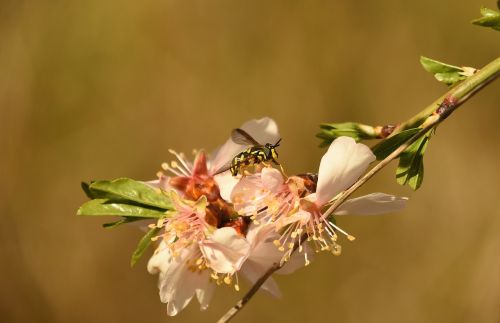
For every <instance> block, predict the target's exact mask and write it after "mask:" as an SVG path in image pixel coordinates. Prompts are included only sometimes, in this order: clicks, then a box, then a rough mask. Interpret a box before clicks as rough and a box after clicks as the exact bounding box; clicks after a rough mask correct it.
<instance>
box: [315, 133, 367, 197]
mask: <svg viewBox="0 0 500 323" xmlns="http://www.w3.org/2000/svg"><path fill="white" fill-rule="evenodd" d="M374 160H375V155H373V153H372V151H371V150H370V148H368V146H366V145H363V144H357V143H356V142H355V141H354V139H352V138H349V137H339V138H337V139H335V140H334V141H333V142H332V144H331V145H330V148H328V151H327V152H326V153H325V155H324V156H323V158H321V163H320V166H319V173H318V186H317V190H316V194H317V196H318V201H317V202H318V205H324V204H325V203H326V202H328V201H330V200H331V199H332V198H333V197H335V196H336V195H337V194H338V193H340V192H342V191H344V190H345V189H347V188H348V187H349V186H351V185H352V184H353V183H354V182H355V181H356V180H357V179H358V178H359V177H360V176H361V175H362V174H363V173H364V172H365V170H366V169H367V167H368V165H369V164H370V163H371V162H373V161H374Z"/></svg>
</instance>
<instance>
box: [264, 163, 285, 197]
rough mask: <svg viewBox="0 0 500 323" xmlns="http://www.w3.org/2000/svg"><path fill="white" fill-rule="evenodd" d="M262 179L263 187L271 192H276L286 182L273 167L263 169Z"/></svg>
mask: <svg viewBox="0 0 500 323" xmlns="http://www.w3.org/2000/svg"><path fill="white" fill-rule="evenodd" d="M261 177H262V185H263V186H264V187H265V188H266V189H268V190H269V191H271V192H276V191H277V190H278V189H279V188H280V187H281V185H283V183H284V182H285V180H284V178H283V175H281V172H280V171H279V170H277V169H275V168H271V167H265V168H264V169H262V172H261Z"/></svg>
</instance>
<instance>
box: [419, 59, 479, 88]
mask: <svg viewBox="0 0 500 323" xmlns="http://www.w3.org/2000/svg"><path fill="white" fill-rule="evenodd" d="M420 64H422V66H423V67H424V69H425V70H426V71H427V72H429V73H432V74H434V77H435V78H436V79H437V80H438V81H439V82H442V83H444V84H446V85H449V86H451V85H453V84H455V83H457V82H460V81H461V80H465V79H466V78H467V75H466V74H467V73H470V68H467V69H465V68H461V67H458V66H453V65H449V64H446V63H443V62H439V61H436V60H433V59H430V58H428V57H424V56H421V57H420Z"/></svg>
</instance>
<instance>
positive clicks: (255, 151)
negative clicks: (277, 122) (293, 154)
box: [217, 128, 281, 176]
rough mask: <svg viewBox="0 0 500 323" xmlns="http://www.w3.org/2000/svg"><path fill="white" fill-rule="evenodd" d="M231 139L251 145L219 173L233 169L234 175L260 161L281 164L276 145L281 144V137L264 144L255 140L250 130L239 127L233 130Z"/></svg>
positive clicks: (240, 143) (241, 143)
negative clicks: (274, 141)
mask: <svg viewBox="0 0 500 323" xmlns="http://www.w3.org/2000/svg"><path fill="white" fill-rule="evenodd" d="M231 139H232V140H233V141H234V142H235V143H237V144H239V145H245V146H248V145H250V146H251V147H250V148H247V149H246V150H244V151H242V152H240V153H239V154H237V155H236V156H234V158H233V159H232V160H231V161H230V162H229V164H228V165H226V166H225V167H223V168H222V169H220V170H219V171H218V172H217V173H222V172H225V171H226V170H228V169H229V170H231V174H232V175H233V176H236V175H238V173H242V169H243V168H244V167H246V166H253V165H257V164H260V163H266V162H273V163H274V164H276V165H278V166H281V164H280V163H279V162H278V152H277V151H276V147H278V146H279V145H280V141H281V139H279V140H278V141H277V142H276V143H275V144H270V143H266V144H264V145H262V144H261V143H259V142H258V141H257V140H255V139H254V138H253V137H252V136H251V135H250V134H249V133H248V132H246V131H245V130H243V129H240V128H237V129H234V130H233V131H232V132H231Z"/></svg>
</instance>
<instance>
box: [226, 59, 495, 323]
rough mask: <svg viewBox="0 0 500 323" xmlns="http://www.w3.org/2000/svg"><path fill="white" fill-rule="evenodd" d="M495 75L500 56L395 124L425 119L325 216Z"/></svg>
mask: <svg viewBox="0 0 500 323" xmlns="http://www.w3.org/2000/svg"><path fill="white" fill-rule="evenodd" d="M498 76H500V57H499V58H497V59H495V60H494V61H492V62H491V63H489V64H488V65H486V66H485V67H484V68H483V69H481V70H480V71H479V72H477V73H476V74H475V75H473V76H471V77H469V78H467V79H466V80H464V81H463V82H462V83H460V84H458V85H457V86H455V87H454V88H452V89H451V90H450V91H448V92H447V93H446V94H444V95H443V96H441V97H440V98H439V99H437V100H436V101H434V102H433V103H432V104H430V105H429V106H427V107H426V108H425V109H423V110H422V111H421V112H419V113H418V114H416V115H415V116H413V117H412V118H410V119H408V120H407V121H406V122H404V123H402V124H400V125H398V126H397V127H396V128H395V129H394V131H393V132H392V133H391V135H394V134H395V133H397V132H400V131H402V130H405V129H408V128H411V127H415V125H416V124H419V123H421V121H422V120H424V122H423V123H422V124H421V125H420V128H421V130H420V131H419V132H418V133H417V134H415V135H414V136H413V137H411V138H410V139H408V140H407V141H406V142H404V143H403V144H402V145H401V146H399V147H398V148H397V149H396V150H395V151H393V152H392V153H391V154H390V155H389V156H387V157H386V158H385V159H383V160H382V161H381V162H379V163H378V164H377V165H375V167H373V168H372V169H371V170H370V171H368V172H367V173H366V174H365V175H364V176H363V177H361V178H360V179H359V180H357V181H356V182H355V183H354V184H353V185H352V186H351V187H349V188H348V189H347V190H345V191H344V192H343V193H342V194H341V195H340V196H339V198H337V199H336V200H335V201H334V203H333V204H332V205H331V206H330V207H329V208H328V209H327V210H326V211H325V213H324V214H323V216H324V217H327V216H329V215H330V214H332V213H333V212H334V211H335V210H336V209H337V208H338V207H339V206H340V205H341V204H342V203H343V202H344V201H345V200H346V199H347V198H348V197H349V196H350V195H351V194H352V193H354V192H355V191H356V190H357V189H358V188H360V187H361V186H362V185H363V184H364V183H366V182H367V181H368V180H369V179H370V178H372V177H373V175H375V174H376V173H377V172H378V171H380V170H381V169H382V168H384V167H385V166H387V164H389V163H390V162H391V161H392V160H394V159H395V158H397V157H398V156H399V155H400V154H401V153H402V152H404V151H405V150H406V149H407V148H408V147H409V146H410V145H411V144H412V143H414V142H415V141H416V140H418V139H419V138H420V137H422V136H424V135H425V134H426V133H427V132H429V131H430V130H432V129H433V128H435V127H436V126H437V125H439V124H440V123H441V122H443V121H444V120H446V118H448V117H449V116H450V115H451V114H452V113H453V112H454V111H455V110H456V109H457V108H458V107H459V106H461V105H462V104H463V103H464V102H466V101H467V100H468V99H469V98H471V97H472V96H473V95H474V94H475V93H477V92H478V91H480V90H481V89H482V88H483V87H484V86H486V85H487V84H489V83H491V82H492V81H494V80H495V79H496V78H497V77H498ZM306 239H307V235H306V234H303V235H302V236H301V237H300V243H298V244H296V245H295V247H294V249H293V250H292V253H293V252H295V251H296V250H297V248H298V245H300V244H301V243H302V242H303V241H305V240H306ZM285 264H286V263H282V264H280V263H274V264H273V265H272V266H271V267H270V268H269V269H268V270H267V271H266V272H265V273H264V274H263V275H262V276H261V277H260V278H259V279H258V280H257V281H256V282H255V284H254V285H253V286H252V287H251V288H250V290H249V291H248V292H247V293H246V294H245V295H244V296H243V298H242V299H241V300H239V301H238V302H237V303H236V305H234V306H233V307H232V308H231V309H230V310H229V311H227V312H226V314H224V316H222V317H221V318H220V319H219V321H218V323H225V322H229V320H231V319H232V318H233V317H234V316H235V315H236V314H238V313H239V311H240V310H241V309H242V308H243V307H244V306H245V305H246V304H247V303H248V302H249V301H250V300H251V299H252V297H253V296H254V295H255V293H256V292H257V291H258V290H259V288H260V287H261V286H262V284H264V282H265V281H266V280H267V279H268V278H269V277H270V276H271V275H272V274H273V273H274V272H275V271H277V270H279V269H280V268H281V267H283V266H284V265H285Z"/></svg>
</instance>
